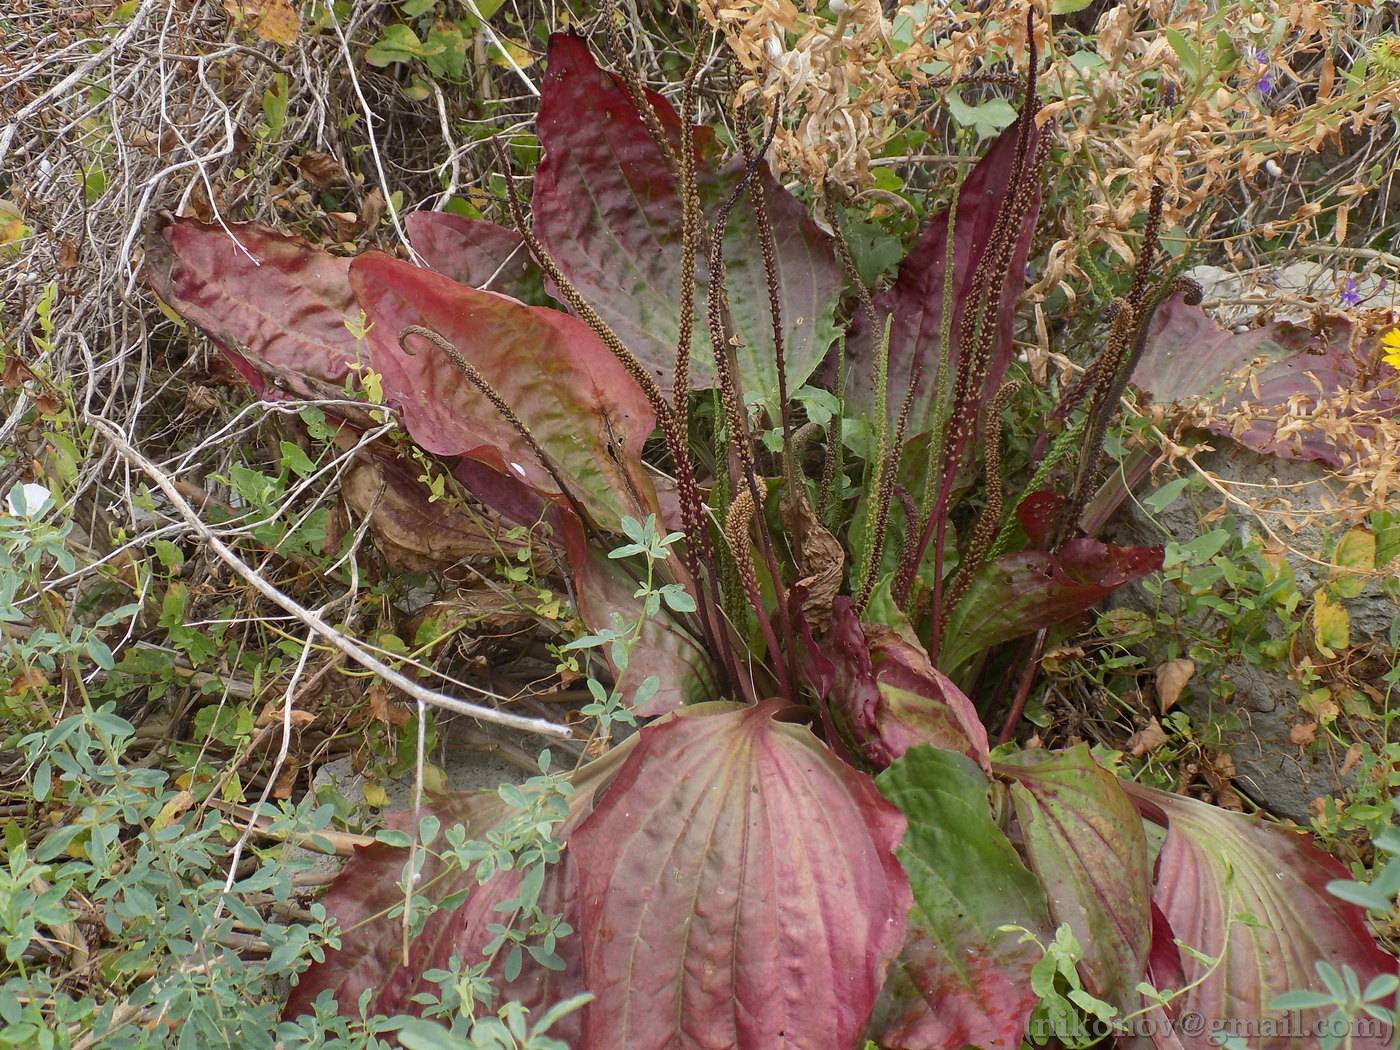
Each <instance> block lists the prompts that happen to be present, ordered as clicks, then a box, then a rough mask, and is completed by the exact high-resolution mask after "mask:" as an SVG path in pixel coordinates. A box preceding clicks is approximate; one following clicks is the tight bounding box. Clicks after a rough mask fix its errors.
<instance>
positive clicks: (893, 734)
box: [806, 597, 987, 769]
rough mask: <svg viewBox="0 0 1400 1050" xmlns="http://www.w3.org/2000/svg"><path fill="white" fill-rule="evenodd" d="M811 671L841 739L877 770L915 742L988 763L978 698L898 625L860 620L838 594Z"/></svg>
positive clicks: (811, 651)
mask: <svg viewBox="0 0 1400 1050" xmlns="http://www.w3.org/2000/svg"><path fill="white" fill-rule="evenodd" d="M806 650H807V656H808V669H809V677H810V678H811V679H812V680H813V684H814V686H815V687H816V689H817V692H818V694H819V695H820V696H821V697H822V699H823V702H824V710H825V713H826V714H827V716H828V717H829V718H830V719H831V721H832V722H834V724H835V728H836V730H837V734H838V739H839V741H840V742H841V743H842V744H844V745H845V746H846V747H848V748H850V750H852V751H853V752H854V753H855V754H856V755H858V756H859V758H860V759H861V760H862V761H863V762H866V763H868V764H869V765H870V766H872V767H873V768H875V769H884V768H885V767H886V766H888V765H889V764H890V763H891V762H893V761H894V760H895V759H897V758H899V757H900V756H901V755H903V754H904V753H905V752H906V751H908V750H909V748H911V747H915V746H917V745H919V744H932V745H933V746H934V747H938V748H945V749H947V750H950V751H957V752H961V753H962V754H964V755H967V756H968V757H969V758H971V759H973V760H974V761H975V762H977V763H978V764H980V765H982V766H983V767H985V766H986V764H987V730H986V729H985V728H984V727H983V725H982V722H981V720H980V719H979V718H978V717H977V709H976V708H975V707H973V706H972V701H971V700H969V699H968V698H967V697H966V696H964V695H963V693H962V691H961V690H960V689H959V688H958V687H957V686H956V685H954V684H953V683H952V682H951V681H950V680H949V679H948V678H947V676H946V675H944V674H942V673H941V672H940V671H938V670H937V669H936V668H935V667H933V665H932V664H931V663H930V662H929V659H928V655H927V654H926V653H925V652H924V650H923V648H922V647H921V646H919V645H918V644H917V643H916V642H913V641H910V640H909V639H908V638H906V637H905V636H904V635H903V634H901V633H900V632H899V631H897V630H895V629H894V628H890V627H886V626H883V625H881V624H873V623H861V622H860V619H859V617H857V615H856V613H855V609H854V607H853V605H852V603H851V600H850V599H849V598H844V597H843V598H837V599H836V601H835V603H834V605H833V607H832V620H831V627H830V629H829V630H828V631H827V633H826V634H825V635H824V636H823V637H822V640H821V644H820V645H817V644H809V645H808V646H806Z"/></svg>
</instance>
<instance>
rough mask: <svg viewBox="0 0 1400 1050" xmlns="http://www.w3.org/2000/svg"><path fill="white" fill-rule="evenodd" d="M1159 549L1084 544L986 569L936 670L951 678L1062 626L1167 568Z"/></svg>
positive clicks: (1011, 557) (958, 613) (948, 634)
mask: <svg viewBox="0 0 1400 1050" xmlns="http://www.w3.org/2000/svg"><path fill="white" fill-rule="evenodd" d="M1162 555H1163V551H1162V548H1161V547H1115V546H1113V545H1111V544H1107V543H1100V542H1099V541H1098V540H1091V539H1088V538H1084V537H1080V538H1078V539H1073V540H1070V541H1069V542H1068V543H1066V544H1065V545H1064V546H1063V547H1062V548H1061V549H1060V550H1059V552H1058V553H1056V554H1050V553H1047V552H1046V551H1033V550H1032V551H1020V552H1017V553H1015V554H1003V555H1002V556H1001V557H999V558H997V559H995V560H994V561H991V562H988V563H987V564H986V565H984V566H982V568H981V569H979V570H978V571H977V573H976V575H974V576H973V578H972V583H971V584H970V585H969V586H968V590H967V593H966V594H965V595H964V596H963V599H962V601H960V602H959V603H958V605H957V608H956V609H954V610H953V614H952V616H950V617H949V618H948V624H947V626H946V627H945V628H944V631H943V651H942V654H941V656H940V658H939V661H938V666H939V667H941V668H943V670H944V671H946V672H948V673H949V674H952V673H954V672H956V671H957V670H958V669H959V668H960V667H962V666H963V665H964V664H965V663H967V661H968V660H970V659H972V657H974V656H976V655H977V654H978V653H980V652H981V651H982V650H984V649H989V648H991V647H992V646H994V645H1000V644H1001V643H1002V642H1008V641H1010V640H1011V639H1013V638H1020V637H1021V636H1023V635H1027V634H1031V633H1032V632H1034V631H1038V630H1039V629H1040V628H1042V627H1049V626H1052V625H1053V624H1057V623H1061V622H1062V621H1064V620H1068V619H1070V618H1071V617H1074V616H1078V615H1079V614H1080V613H1082V612H1086V611H1088V610H1089V609H1091V608H1093V607H1094V606H1095V605H1097V604H1098V603H1099V602H1100V601H1102V600H1103V599H1104V598H1106V597H1108V596H1109V595H1110V594H1112V593H1113V592H1114V591H1115V590H1117V589H1118V588H1119V587H1121V586H1123V585H1124V584H1125V583H1131V582H1132V581H1134V580H1139V579H1141V578H1142V577H1144V576H1146V575H1148V574H1149V573H1152V572H1156V571H1157V570H1158V569H1160V568H1161V567H1162Z"/></svg>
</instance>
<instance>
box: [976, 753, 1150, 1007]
mask: <svg viewBox="0 0 1400 1050" xmlns="http://www.w3.org/2000/svg"><path fill="white" fill-rule="evenodd" d="M996 769H997V772H998V773H1000V774H1002V775H1003V776H1006V777H1008V778H1010V779H1011V780H1012V784H1011V798H1012V801H1013V802H1014V804H1015V807H1016V819H1017V820H1018V822H1019V823H1020V825H1021V833H1022V836H1023V839H1024V842H1025V850H1026V855H1027V857H1028V858H1029V859H1030V863H1031V868H1032V869H1033V870H1034V871H1035V873H1036V875H1037V876H1038V877H1039V878H1040V883H1041V885H1042V886H1044V887H1045V890H1046V893H1047V894H1048V896H1049V898H1050V914H1051V917H1052V919H1053V923H1054V925H1055V926H1059V925H1060V924H1061V923H1068V924H1069V927H1070V930H1071V931H1072V932H1073V933H1074V935H1075V937H1076V938H1077V939H1078V941H1079V943H1080V945H1081V946H1083V948H1084V957H1083V958H1082V959H1081V960H1080V964H1079V966H1080V975H1081V976H1082V977H1083V979H1084V987H1085V988H1087V989H1088V990H1089V992H1090V994H1092V995H1095V996H1097V997H1098V998H1100V999H1103V1000H1105V1001H1107V1002H1109V1003H1112V1004H1113V1005H1114V1006H1117V1007H1118V1009H1119V1010H1120V1011H1121V1012H1123V1013H1130V1012H1131V1011H1133V1010H1135V1009H1137V1007H1138V1005H1139V999H1140V995H1139V993H1138V992H1137V990H1136V989H1137V985H1138V983H1139V982H1141V981H1142V979H1143V977H1144V975H1145V974H1146V972H1147V957H1148V952H1149V949H1150V948H1151V946H1152V861H1151V856H1150V854H1149V851H1148V847H1147V836H1146V834H1144V832H1143V827H1142V821H1141V820H1140V819H1139V818H1138V815H1137V810H1136V809H1135V808H1134V806H1133V803H1132V800H1131V799H1130V798H1128V796H1127V794H1126V793H1125V792H1124V790H1123V787H1122V786H1121V785H1120V784H1119V782H1118V778H1117V777H1115V776H1114V775H1113V774H1112V773H1110V772H1109V771H1108V770H1106V769H1103V768H1102V767H1100V766H1099V765H1098V764H1097V763H1096V762H1095V761H1094V758H1093V756H1092V755H1091V754H1090V753H1089V749H1088V747H1087V746H1085V745H1083V744H1080V745H1078V746H1077V747H1074V748H1071V749H1070V750H1068V751H1063V752H1060V753H1058V754H1051V753H1048V752H1035V751H1023V752H1021V753H1020V754H1017V755H1015V756H1012V757H1011V758H1008V759H1006V760H1005V761H1004V762H1001V763H999V764H998V765H997V767H996Z"/></svg>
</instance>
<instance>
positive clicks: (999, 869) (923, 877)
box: [872, 747, 1050, 1050]
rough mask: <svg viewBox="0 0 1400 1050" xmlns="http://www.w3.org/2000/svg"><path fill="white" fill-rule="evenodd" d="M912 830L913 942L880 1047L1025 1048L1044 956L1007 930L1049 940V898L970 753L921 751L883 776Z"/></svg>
mask: <svg viewBox="0 0 1400 1050" xmlns="http://www.w3.org/2000/svg"><path fill="white" fill-rule="evenodd" d="M876 783H877V784H878V786H879V788H880V790H881V792H883V793H884V795H885V797H886V798H888V799H889V800H890V801H891V802H893V803H894V804H895V805H896V806H898V807H899V809H900V811H901V812H902V813H903V814H904V817H905V819H906V820H907V821H908V822H909V828H908V830H907V831H906V832H905V833H904V843H903V845H901V846H900V849H899V858H900V861H901V862H902V863H903V865H904V870H905V871H906V872H907V873H908V875H909V884H910V886H911V887H912V889H913V892H914V908H913V911H912V912H911V913H910V919H909V925H910V929H909V936H908V939H907V941H906V942H905V946H904V951H903V952H902V953H901V954H900V956H899V958H898V960H896V962H895V965H894V969H893V970H892V971H891V973H890V977H889V980H887V981H886V982H885V988H884V990H883V991H882V993H881V996H880V1003H879V1005H878V1006H877V1007H876V1014H875V1023H874V1025H873V1026H872V1029H873V1032H874V1034H875V1037H876V1039H877V1041H878V1042H879V1043H880V1045H881V1046H886V1047H899V1048H901V1050H962V1047H964V1046H976V1047H981V1048H983V1050H1016V1048H1017V1047H1019V1046H1020V1045H1021V1037H1022V1034H1023V1033H1024V1032H1025V1030H1026V1020H1027V1018H1028V1017H1029V1016H1030V1013H1031V1010H1032V1009H1033V1008H1034V1006H1035V1003H1036V995H1035V992H1034V991H1033V990H1032V989H1031V982H1030V971H1031V968H1032V967H1033V966H1034V965H1035V964H1036V963H1037V962H1039V961H1040V955H1041V953H1040V951H1039V950H1037V949H1036V947H1035V945H1034V944H1033V943H1031V942H1029V941H1027V942H1025V943H1020V938H1019V936H1018V935H1017V934H1016V933H1012V932H1001V931H1000V927H1002V926H1011V925H1014V926H1020V927H1022V928H1024V929H1027V930H1030V931H1032V932H1033V933H1035V934H1037V936H1040V937H1041V939H1042V940H1044V939H1046V938H1047V937H1048V934H1049V919H1050V916H1049V912H1048V910H1047V907H1046V901H1045V893H1044V891H1043V890H1041V888H1040V885H1039V884H1038V883H1037V882H1036V881H1035V878H1034V876H1032V875H1031V873H1030V872H1029V871H1027V870H1026V866H1025V865H1024V864H1022V863H1021V859H1020V857H1018V856H1017V855H1016V850H1015V849H1014V848H1013V847H1012V845H1011V843H1010V842H1009V841H1008V840H1007V838H1006V836H1005V835H1004V834H1002V831H1001V829H1000V828H998V827H997V825H996V822H995V821H993V820H992V816H991V809H990V807H989V805H988V799H987V790H988V783H987V779H986V777H985V776H983V775H982V772H981V770H979V769H978V768H977V766H976V765H974V764H973V763H972V762H971V761H969V760H968V759H967V758H965V757H963V756H962V755H955V754H953V753H951V752H948V751H938V750H935V749H933V748H930V747H917V748H913V749H911V750H910V751H909V752H908V753H906V754H905V755H904V757H903V758H901V759H900V760H899V761H897V762H896V763H895V764H894V765H892V766H891V767H890V768H889V769H887V770H885V772H883V773H881V774H880V776H879V777H878V778H877V779H876Z"/></svg>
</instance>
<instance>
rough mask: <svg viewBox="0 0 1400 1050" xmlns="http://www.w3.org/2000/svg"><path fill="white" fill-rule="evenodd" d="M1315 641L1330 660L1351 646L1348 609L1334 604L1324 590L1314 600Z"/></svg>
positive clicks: (1320, 650) (1319, 649)
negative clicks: (1340, 650) (1339, 650)
mask: <svg viewBox="0 0 1400 1050" xmlns="http://www.w3.org/2000/svg"><path fill="white" fill-rule="evenodd" d="M1313 641H1315V642H1316V643H1317V648H1318V651H1319V652H1320V653H1322V655H1323V656H1325V657H1327V658H1328V659H1329V660H1330V659H1332V657H1334V656H1336V655H1337V653H1336V651H1337V650H1338V649H1346V648H1347V647H1348V646H1350V645H1351V617H1350V616H1348V615H1347V611H1346V607H1345V606H1343V605H1341V604H1339V603H1337V602H1334V601H1333V600H1332V599H1331V598H1330V597H1328V595H1327V592H1326V591H1324V590H1319V591H1318V592H1317V595H1316V596H1315V597H1314V598H1313Z"/></svg>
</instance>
